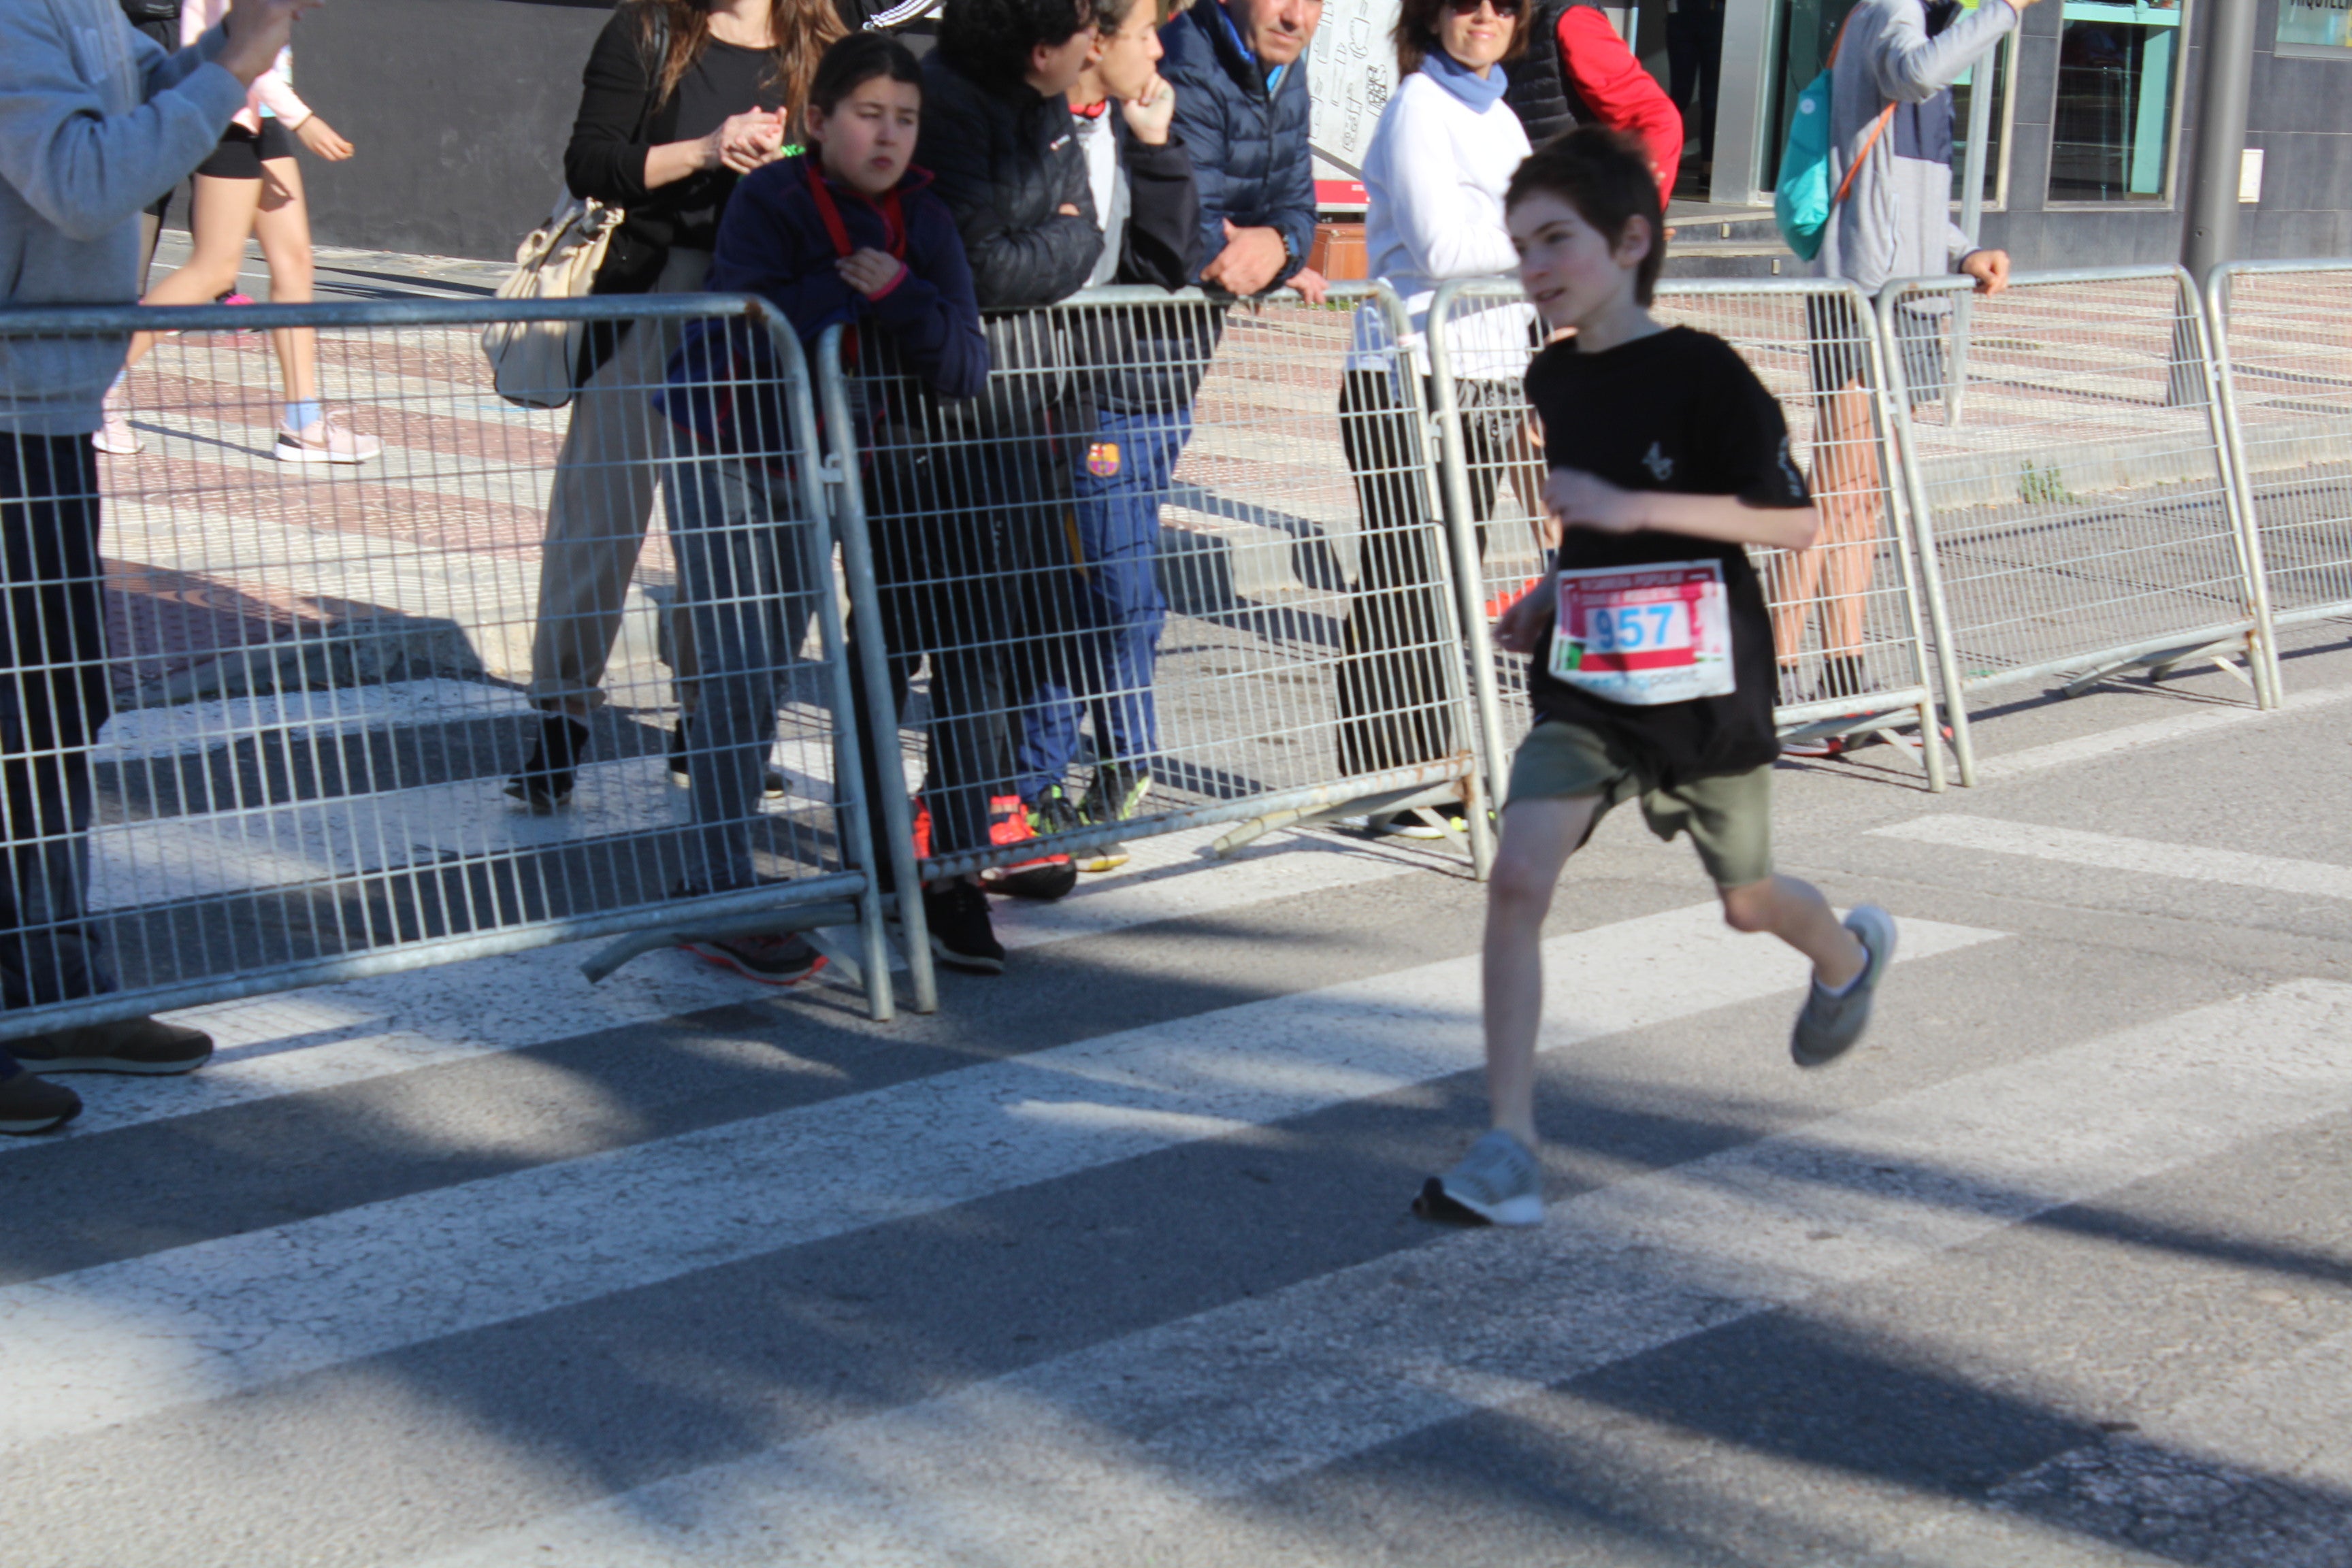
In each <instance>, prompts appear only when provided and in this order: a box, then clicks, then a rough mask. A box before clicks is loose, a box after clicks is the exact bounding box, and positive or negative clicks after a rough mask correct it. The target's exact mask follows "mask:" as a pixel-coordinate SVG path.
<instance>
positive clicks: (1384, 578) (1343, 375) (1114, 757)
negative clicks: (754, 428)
mask: <svg viewBox="0 0 2352 1568" xmlns="http://www.w3.org/2000/svg"><path fill="white" fill-rule="evenodd" d="M988 331H989V336H990V339H991V343H992V350H993V362H994V364H993V369H992V373H991V375H990V379H989V386H988V391H987V392H986V394H985V395H983V396H982V397H981V398H980V399H978V400H976V401H974V402H972V403H971V404H968V405H957V404H951V403H949V402H946V401H945V400H943V399H941V398H940V397H938V396H936V395H932V394H931V393H930V392H929V391H927V390H926V389H925V388H924V386H923V385H922V384H920V378H919V377H918V376H917V375H915V374H912V373H911V371H910V368H909V367H908V366H907V365H906V364H904V363H900V362H899V361H898V359H897V357H896V350H895V348H894V347H893V345H892V344H891V342H890V341H889V340H888V339H887V337H886V336H883V335H882V334H879V333H876V332H868V333H867V334H866V336H865V337H863V338H862V339H843V340H838V342H839V345H840V346H839V347H838V349H837V351H835V350H834V349H833V348H832V347H831V345H830V344H829V345H828V349H827V350H826V351H821V353H820V355H819V375H820V379H821V380H824V381H825V383H826V397H827V407H828V409H832V408H835V406H838V407H839V408H840V409H841V410H842V411H843V412H842V414H841V415H840V416H836V417H835V420H834V423H835V426H838V425H839V424H841V423H843V422H844V421H847V422H849V423H853V424H855V425H856V426H858V436H857V440H858V448H859V449H858V452H857V456H856V462H855V464H854V468H855V479H856V483H855V485H853V486H845V494H847V495H849V496H850V497H852V498H853V499H852V500H851V502H850V505H849V506H848V507H847V508H846V509H845V510H849V511H853V512H855V513H856V519H857V521H856V524H855V526H856V527H858V528H859V529H861V530H862V531H863V533H864V535H865V537H866V540H867V542H868V543H869V544H870V546H871V549H872V552H873V554H874V557H875V561H876V586H877V610H878V613H879V619H880V621H881V626H882V637H881V639H880V640H881V644H882V645H883V647H886V648H887V656H888V665H889V668H888V671H887V686H888V690H887V696H886V699H885V704H884V709H883V719H884V721H886V722H887V721H890V720H896V721H899V724H900V729H899V734H900V745H901V762H902V766H903V769H904V773H905V776H906V778H907V782H908V787H909V788H910V789H912V790H914V791H915V792H916V793H917V795H918V797H919V806H920V814H919V829H918V831H919V836H920V837H923V839H924V847H925V849H926V852H927V853H926V856H925V858H924V861H923V864H922V870H921V874H922V875H923V877H924V878H925V879H927V880H929V879H946V878H952V877H956V876H959V875H962V874H966V873H974V872H980V873H982V880H983V882H984V883H986V884H987V885H990V886H992V887H994V888H995V889H998V890H1000V891H1004V892H1015V893H1020V892H1025V893H1029V894H1033V895H1036V896H1054V895H1055V893H1056V892H1057V891H1058V890H1063V889H1066V888H1067V887H1068V885H1069V882H1070V880H1071V879H1073V878H1074V877H1075V876H1076V867H1084V868H1088V869H1109V868H1112V866H1114V865H1115V864H1117V863H1118V860H1119V858H1121V856H1122V854H1123V851H1121V850H1120V849H1119V848H1118V845H1120V844H1123V843H1125V842H1127V841H1129V840H1132V839H1137V838H1141V837H1146V836H1149V835H1155V834H1164V833H1168V832H1171V831H1174V830H1176V829H1179V828H1181V827H1187V826H1208V825H1212V824H1223V823H1234V824H1240V825H1242V826H1239V827H1237V828H1236V830H1235V832H1234V834H1232V835H1229V836H1228V838H1227V840H1226V842H1227V843H1228V844H1230V843H1234V842H1239V841H1242V840H1244V839H1245V838H1247V837H1252V836H1254V834H1255V832H1256V831H1259V830H1261V828H1262V826H1264V825H1265V824H1270V823H1273V822H1276V821H1301V820H1305V819H1306V818H1307V817H1309V816H1317V815H1328V814H1330V813H1332V812H1334V811H1337V810H1339V809H1340V808H1343V807H1349V806H1352V807H1353V808H1354V809H1355V810H1357V811H1364V810H1367V809H1395V808H1401V807H1403V806H1408V805H1414V804H1416V803H1419V802H1423V801H1430V800H1434V799H1436V798H1438V796H1439V795H1459V794H1460V792H1461V789H1462V787H1463V781H1465V780H1467V779H1468V778H1469V777H1470V775H1471V773H1472V763H1471V755H1472V752H1471V745H1472V742H1471V737H1470V735H1469V733H1468V732H1467V731H1468V726H1467V725H1466V724H1465V723H1464V722H1462V721H1461V719H1460V716H1461V715H1462V714H1464V713H1465V712H1466V710H1467V709H1466V702H1465V694H1464V691H1463V688H1462V684H1461V673H1462V672H1461V661H1460V658H1459V656H1458V652H1457V650H1458V649H1459V647H1461V638H1460V633H1459V630H1458V626H1457V623H1456V621H1455V619H1454V605H1453V599H1452V591H1451V586H1450V582H1449V579H1448V578H1447V577H1446V575H1445V574H1444V556H1443V550H1444V540H1443V535H1442V531H1441V528H1440V525H1439V523H1438V521H1437V511H1436V507H1435V504H1434V492H1433V465H1432V463H1431V461H1430V458H1429V454H1428V453H1427V451H1426V449H1425V447H1424V445H1423V425H1424V422H1425V416H1423V414H1422V413H1421V412H1420V411H1419V408H1418V403H1417V399H1418V395H1419V389H1418V387H1415V386H1411V385H1407V384H1400V383H1399V382H1398V381H1397V380H1396V379H1395V378H1394V377H1392V376H1391V375H1389V374H1387V369H1386V367H1387V365H1388V363H1389V353H1388V349H1389V345H1390V344H1391V342H1393V339H1394V333H1395V307H1394V301H1393V297H1392V296H1391V295H1389V294H1388V293H1387V292H1386V291H1385V290H1383V289H1377V288H1373V287H1370V286H1354V287H1347V286H1342V287H1338V288H1335V289H1333V300H1332V301H1331V302H1330V303H1328V304H1326V305H1322V306H1310V305H1307V304H1305V303H1303V302H1299V301H1297V300H1273V301H1266V302H1261V303H1256V304H1244V305H1228V304H1224V303H1219V302H1213V301H1211V300H1205V299H1202V298H1200V297H1198V296H1197V295H1184V296H1171V295H1169V294H1166V293H1163V292H1160V291H1159V290H1154V289H1106V290H1094V291H1090V292H1089V293H1088V294H1087V295H1086V296H1083V297H1081V298H1080V299H1078V300H1073V301H1070V302H1067V303H1065V304H1064V305H1061V306H1059V307H1055V308H1054V309H1051V310H1037V311H1027V312H1015V313H1003V314H995V315H992V317H991V320H990V321H989V325H988ZM836 360H845V361H848V362H849V365H848V368H847V370H846V371H845V372H844V371H842V370H840V369H839V368H838V366H837V364H836ZM851 526H853V525H852V524H851V523H850V522H849V521H848V520H847V519H846V518H845V530H846V529H848V528H849V527H851ZM852 637H853V639H854V640H856V641H858V642H859V644H860V647H861V649H864V648H865V647H866V643H865V638H866V633H865V631H864V630H863V628H862V627H857V626H853V630H852ZM881 727H882V726H881V725H879V724H877V730H878V729H880V728H881ZM877 787H879V783H878V781H877ZM1474 837H1475V835H1474ZM1061 855H1072V856H1074V857H1075V866H1067V865H1063V864H1060V863H1058V862H1057V861H1055V858H1054V857H1056V856H1061Z"/></svg>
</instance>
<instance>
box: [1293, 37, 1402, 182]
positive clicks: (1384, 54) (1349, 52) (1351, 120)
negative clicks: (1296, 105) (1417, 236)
mask: <svg viewBox="0 0 2352 1568" xmlns="http://www.w3.org/2000/svg"><path fill="white" fill-rule="evenodd" d="M1396 19H1397V0H1324V5H1323V24H1322V26H1319V27H1318V28H1316V30H1315V42H1314V45H1313V46H1312V47H1311V48H1310V50H1309V52H1308V54H1307V90H1308V91H1309V92H1310V93H1311V94H1312V95H1313V97H1314V100H1315V113H1314V118H1313V119H1312V120H1311V121H1309V124H1308V130H1307V144H1308V145H1309V146H1311V147H1312V148H1313V149H1314V152H1315V201H1316V205H1318V206H1320V207H1321V208H1323V209H1324V210H1325V211H1327V212H1360V211H1362V210H1363V206H1364V182H1363V173H1364V149H1366V148H1367V147H1370V145H1371V144H1372V130H1373V127H1375V126H1377V125H1379V124H1380V122H1381V110H1383V109H1385V108H1387V107H1388V102H1389V95H1390V94H1391V93H1393V92H1394V91H1396V80H1397V68H1396V46H1395V45H1394V44H1392V43H1391V42H1390V41H1389V34H1390V32H1391V30H1392V29H1393V28H1394V27H1395V26H1396Z"/></svg>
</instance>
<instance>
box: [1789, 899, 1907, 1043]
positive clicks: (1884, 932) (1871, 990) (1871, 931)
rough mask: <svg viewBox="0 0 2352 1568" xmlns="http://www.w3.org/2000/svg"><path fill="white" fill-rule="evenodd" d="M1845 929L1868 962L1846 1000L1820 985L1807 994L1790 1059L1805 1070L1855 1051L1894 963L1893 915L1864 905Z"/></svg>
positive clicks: (1848, 921) (1873, 905)
mask: <svg viewBox="0 0 2352 1568" xmlns="http://www.w3.org/2000/svg"><path fill="white" fill-rule="evenodd" d="M1845 929H1846V930H1848V931H1852V932H1853V935H1854V940H1855V941H1857V942H1861V943H1862V950H1863V952H1866V953H1868V954H1869V955H1870V962H1869V963H1866V964H1864V966H1863V971H1862V978H1861V979H1859V980H1856V981H1855V982H1854V983H1853V985H1852V986H1851V987H1849V988H1848V989H1847V991H1846V993H1845V994H1844V995H1843V996H1832V995H1831V994H1829V993H1828V992H1826V991H1824V990H1822V988H1821V986H1820V984H1818V983H1816V984H1814V985H1813V987H1812V989H1811V991H1810V992H1809V993H1808V994H1806V997H1805V1005H1804V1009H1803V1011H1801V1012H1800V1013H1799V1014H1798V1015H1797V1028H1796V1032H1795V1033H1794V1034H1793V1035H1791V1036H1790V1039H1789V1054H1790V1056H1791V1057H1794V1058H1796V1061H1797V1065H1798V1066H1799V1067H1801V1068H1817V1067H1825V1066H1827V1065H1828V1064H1829V1063H1831V1062H1833V1061H1835V1060H1837V1059H1838V1058H1840V1057H1842V1056H1843V1055H1845V1054H1846V1052H1848V1051H1850V1050H1852V1049H1853V1045H1854V1042H1855V1041H1857V1040H1859V1039H1861V1038H1862V1032H1863V1030H1864V1029H1866V1028H1868V1027H1869V1026H1870V1001H1871V998H1872V997H1873V996H1874V995H1875V994H1877V992H1878V982H1879V979H1880V977H1881V976H1883V975H1884V974H1885V973H1886V966H1887V965H1888V964H1890V963H1894V962H1895V917H1894V916H1893V915H1890V914H1888V913H1887V912H1886V911H1885V910H1882V909H1880V908H1879V907H1878V906H1877V905H1876V904H1864V905H1863V906H1861V907H1860V908H1859V909H1857V910H1854V911H1853V913H1852V914H1850V915H1848V916H1846V917H1845Z"/></svg>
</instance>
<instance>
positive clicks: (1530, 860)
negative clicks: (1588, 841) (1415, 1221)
mask: <svg viewBox="0 0 2352 1568" xmlns="http://www.w3.org/2000/svg"><path fill="white" fill-rule="evenodd" d="M1600 806H1601V801H1600V799H1599V797H1598V796H1595V795H1576V796H1570V797H1568V798H1565V799H1536V800H1515V801H1513V802H1511V804H1510V805H1508V806H1507V808H1505V810H1504V812H1503V841H1502V847H1501V848H1500V849H1499V850H1498V851H1497V852H1496V856H1495V871H1494V877H1493V879H1492V880H1490V881H1489V882H1488V883H1487V884H1486V955H1485V963H1484V971H1485V982H1486V1095H1487V1099H1488V1101H1489V1103H1490V1104H1491V1105H1492V1107H1493V1111H1494V1123H1495V1125H1496V1127H1499V1128H1501V1129H1502V1130H1503V1131H1506V1132H1508V1133H1510V1134H1511V1135H1512V1136H1513V1137H1515V1138H1517V1139H1518V1140H1519V1141H1520V1142H1523V1143H1525V1144H1526V1145H1527V1146H1528V1148H1530V1149H1533V1148H1534V1147H1535V1144H1536V1109H1535V1083H1536V1068H1535V1059H1536V1035H1537V1032H1538V1030H1539V1029H1540V1028H1541V1026H1542V1025H1543V923H1544V917H1545V916H1547V915H1549V913H1550V912H1551V900H1552V894H1553V892H1554V891H1556V890H1557V889H1558V888H1559V876H1560V872H1561V870H1562V869H1564V868H1566V867H1567V865H1568V858H1569V857H1570V856H1571V855H1573V854H1575V853H1576V851H1577V847H1578V846H1580V845H1581V844H1582V843H1583V842H1584V838H1585V835H1586V834H1588V833H1590V832H1591V829H1592V817H1593V814H1594V813H1595V812H1596V811H1598V810H1599V809H1600Z"/></svg>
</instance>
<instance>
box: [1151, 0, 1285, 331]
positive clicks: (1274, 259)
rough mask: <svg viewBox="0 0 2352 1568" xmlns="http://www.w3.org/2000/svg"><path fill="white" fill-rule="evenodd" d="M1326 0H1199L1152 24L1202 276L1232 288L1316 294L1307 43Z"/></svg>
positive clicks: (1248, 291)
mask: <svg viewBox="0 0 2352 1568" xmlns="http://www.w3.org/2000/svg"><path fill="white" fill-rule="evenodd" d="M1322 19H1323V0H1201V4H1199V5H1195V6H1193V7H1192V9H1191V10H1189V11H1187V12H1185V13H1184V14H1183V15H1182V16H1178V17H1177V18H1176V19H1175V20H1174V21H1172V22H1171V23H1169V24H1168V26H1165V27H1163V28H1161V29H1160V47H1162V48H1163V49H1165V50H1166V51H1167V53H1166V55H1165V56H1164V57H1163V58H1161V60H1160V76H1161V77H1162V78H1164V79H1166V80H1167V82H1168V85H1169V86H1171V87H1172V88H1174V89H1176V134H1177V135H1178V136H1180V137H1181V138H1182V139H1183V142H1184V145H1185V146H1186V147H1187V148H1189V149H1191V151H1192V177H1193V180H1194V182H1195V183H1196V184H1198V185H1199V187H1200V191H1201V240H1202V250H1201V254H1202V256H1204V257H1206V258H1208V259H1207V261H1206V262H1205V263H1203V265H1202V268H1201V281H1202V282H1203V283H1206V284H1210V285H1212V286H1214V287H1216V288H1221V289H1226V290H1227V291H1229V292H1231V293H1234V294H1259V293H1263V292H1265V290H1266V289H1272V288H1275V287H1276V286H1278V285H1280V284H1284V283H1288V284H1290V285H1292V286H1293V287H1295V288H1297V289H1298V291H1299V292H1300V293H1302V294H1305V295H1306V296H1307V298H1308V299H1309V300H1315V301H1318V302H1319V301H1320V299H1321V295H1322V290H1323V279H1321V277H1319V276H1318V275H1317V274H1316V273H1314V272H1313V271H1311V270H1310V269H1308V268H1307V247H1310V246H1312V245H1313V244H1314V243H1315V165H1314V158H1313V155H1312V154H1311V153H1308V151H1307V117H1308V114H1309V113H1310V111H1311V105H1310V103H1309V102H1308V100H1307V66H1306V63H1305V58H1306V54H1307V45H1308V44H1310V43H1312V42H1314V40H1315V28H1316V26H1317V24H1318V23H1319V22H1321V21H1322Z"/></svg>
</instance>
